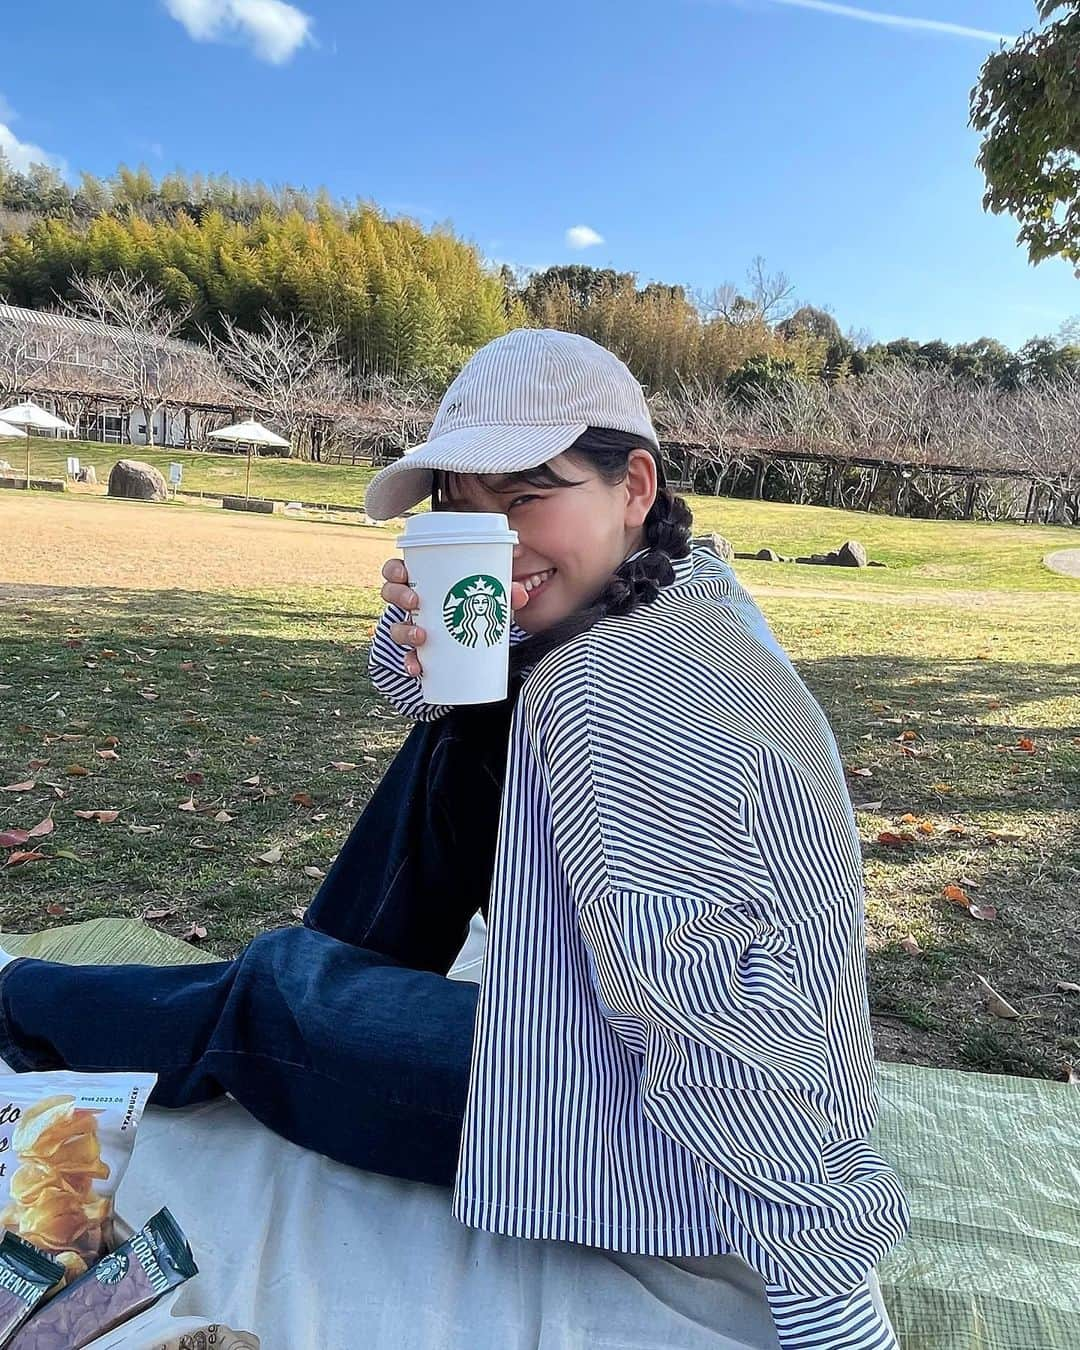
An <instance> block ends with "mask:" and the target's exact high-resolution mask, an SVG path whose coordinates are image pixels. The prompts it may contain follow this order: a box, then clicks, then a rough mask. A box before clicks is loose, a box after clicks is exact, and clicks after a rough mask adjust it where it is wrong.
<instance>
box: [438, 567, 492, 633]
mask: <svg viewBox="0 0 1080 1350" xmlns="http://www.w3.org/2000/svg"><path fill="white" fill-rule="evenodd" d="M507 612H508V605H507V602H506V588H505V587H504V586H503V584H502V582H501V581H499V579H498V578H497V577H488V576H475V577H463V578H462V580H461V581H459V582H458V583H457V585H456V586H451V588H450V589H449V591H447V593H446V599H445V600H444V601H443V621H444V623H445V624H446V630H447V632H448V633H449V634H450V636H451V637H454V638H456V639H457V640H458V642H460V643H461V645H462V646H463V647H480V646H486V647H494V646H495V644H496V643H497V642H498V641H499V639H500V638H501V637H502V635H503V629H504V627H505V625H506V616H507Z"/></svg>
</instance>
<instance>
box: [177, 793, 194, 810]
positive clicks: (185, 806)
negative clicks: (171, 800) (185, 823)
mask: <svg viewBox="0 0 1080 1350" xmlns="http://www.w3.org/2000/svg"><path fill="white" fill-rule="evenodd" d="M176 809H177V810H178V811H195V810H197V809H198V808H197V807H196V805H195V794H194V793H192V794H191V796H190V797H189V798H188V799H187V801H186V802H178V803H177V806H176Z"/></svg>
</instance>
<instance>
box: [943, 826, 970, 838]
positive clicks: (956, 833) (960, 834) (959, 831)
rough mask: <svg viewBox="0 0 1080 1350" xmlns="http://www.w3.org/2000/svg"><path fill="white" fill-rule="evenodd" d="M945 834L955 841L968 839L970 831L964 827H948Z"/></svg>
mask: <svg viewBox="0 0 1080 1350" xmlns="http://www.w3.org/2000/svg"><path fill="white" fill-rule="evenodd" d="M945 833H946V834H948V835H951V836H952V838H953V839H966V838H967V837H968V831H967V830H965V829H964V827H963V825H946V826H945Z"/></svg>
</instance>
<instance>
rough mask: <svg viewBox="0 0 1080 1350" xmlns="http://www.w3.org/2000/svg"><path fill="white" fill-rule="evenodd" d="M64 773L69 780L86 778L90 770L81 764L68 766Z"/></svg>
mask: <svg viewBox="0 0 1080 1350" xmlns="http://www.w3.org/2000/svg"><path fill="white" fill-rule="evenodd" d="M64 772H65V773H66V774H67V776H68V777H69V778H86V777H88V776H89V773H90V770H89V769H88V768H86V767H85V765H83V764H69V765H68V766H67V768H66V769H65V770H64Z"/></svg>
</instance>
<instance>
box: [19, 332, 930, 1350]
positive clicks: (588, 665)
mask: <svg viewBox="0 0 1080 1350" xmlns="http://www.w3.org/2000/svg"><path fill="white" fill-rule="evenodd" d="M429 494H430V495H431V502H432V507H433V509H436V510H439V509H454V510H499V511H505V513H506V514H507V515H508V517H509V520H510V524H511V526H512V528H513V529H515V530H516V531H517V533H518V538H519V542H518V544H517V545H516V546H515V551H514V586H513V595H512V597H511V604H512V607H513V610H514V623H513V625H512V629H511V634H510V637H511V642H512V647H511V658H512V659H511V687H510V694H509V697H508V698H507V699H506V700H505V702H503V703H498V704H492V705H478V706H474V707H461V708H456V709H451V708H445V707H441V706H435V705H430V704H426V703H424V701H423V698H422V695H421V689H420V684H419V681H418V679H417V676H418V675H419V673H420V669H421V665H420V661H421V653H422V650H423V641H424V636H425V635H424V632H423V628H422V625H420V624H417V623H415V622H412V621H411V620H412V619H413V618H414V615H413V613H412V611H414V610H415V608H416V606H417V603H418V597H417V596H416V595H415V594H414V593H413V592H412V591H411V589H410V588H409V586H408V577H407V575H406V574H405V569H404V564H403V563H401V562H400V560H391V561H390V562H388V563H387V564H386V566H385V567H384V569H383V575H384V578H385V580H386V584H385V585H384V587H383V597H384V599H385V600H386V601H387V609H386V611H385V613H384V614H383V616H382V619H381V621H380V624H379V626H378V628H377V631H376V634H375V637H374V640H373V643H372V649H371V662H370V672H371V675H372V678H373V680H374V681H375V683H376V685H377V686H378V687H379V688H380V689H381V690H382V691H383V692H384V693H385V694H386V695H387V697H388V698H389V699H390V700H391V701H392V703H393V704H394V705H395V706H396V707H397V708H398V710H399V711H400V712H401V713H403V714H404V715H406V716H408V717H410V718H412V719H414V720H415V722H416V725H415V727H414V728H413V730H412V731H411V733H410V734H409V736H408V737H407V738H406V741H405V744H404V746H403V748H402V750H401V752H400V753H399V755H398V756H397V757H396V758H395V760H394V761H393V763H392V764H391V766H390V768H389V769H388V771H387V773H386V775H385V776H384V778H383V779H382V781H381V782H380V784H379V785H378V787H377V788H376V791H375V793H374V795H373V797H372V799H371V801H370V802H369V804H368V807H367V809H366V810H365V812H364V813H363V815H362V816H361V818H360V820H359V821H358V823H357V825H356V827H355V828H354V829H353V831H352V833H351V835H350V837H349V839H348V841H347V842H346V845H345V847H344V848H343V850H342V852H341V854H340V855H339V857H338V859H337V861H336V862H335V864H334V867H333V868H332V869H331V872H330V874H329V875H328V877H327V878H326V881H325V882H324V884H323V887H322V888H321V890H320V892H319V895H318V896H317V897H316V899H315V901H314V902H313V904H312V906H311V908H310V910H309V911H308V913H307V915H306V917H305V921H304V926H303V927H300V928H290V929H282V930H278V931H275V932H271V933H266V934H263V935H261V936H260V937H258V938H257V939H256V940H255V941H254V942H252V943H251V944H250V946H249V947H248V948H247V949H246V951H245V952H244V953H243V954H242V955H241V956H239V957H237V958H236V959H235V960H234V961H230V962H223V963H220V964H215V965H211V966H197V967H176V968H165V969H162V968H153V967H131V966H128V967H67V966H62V965H57V964H52V963H47V962H39V961H29V960H15V961H11V962H10V964H8V965H7V966H6V967H5V968H4V969H3V970H2V972H0V1055H2V1056H3V1058H4V1059H5V1060H6V1061H7V1062H8V1063H9V1064H10V1065H11V1067H12V1068H14V1069H15V1070H28V1069H43V1068H61V1067H70V1068H74V1069H84V1070H86V1069H99V1070H106V1069H142V1070H153V1071H156V1072H157V1073H158V1074H159V1075H160V1077H159V1081H158V1086H157V1089H156V1092H155V1096H154V1100H155V1101H156V1102H158V1103H159V1104H162V1105H166V1106H180V1105H184V1104H187V1103H190V1102H193V1101H198V1100H202V1099H205V1098H207V1097H210V1096H212V1095H214V1094H217V1093H221V1092H223V1091H227V1092H230V1093H231V1094H232V1095H233V1096H234V1097H235V1098H236V1099H237V1100H238V1101H240V1102H241V1103H242V1104H243V1105H244V1106H246V1107H247V1108H248V1110H250V1111H251V1112H252V1113H253V1114H254V1115H255V1116H257V1117H258V1118H259V1119H260V1120H262V1121H263V1122H265V1123H266V1124H267V1125H269V1126H270V1127H271V1128H273V1129H275V1130H277V1131H278V1132H279V1133H281V1134H284V1135H286V1136H287V1137H289V1138H290V1139H293V1140H294V1141H295V1142H297V1143H300V1144H303V1145H305V1146H307V1147H310V1148H314V1149H317V1150H319V1151H320V1152H323V1153H325V1154H328V1155H329V1156H331V1157H334V1158H337V1159H340V1160H342V1161H345V1162H348V1163H351V1164H354V1165H356V1166H358V1167H363V1168H366V1169H369V1170H374V1171H379V1172H384V1173H387V1174H390V1175H394V1176H401V1177H408V1178H413V1179H416V1180H422V1181H429V1182H435V1183H438V1184H443V1185H451V1186H453V1196H452V1210H453V1213H454V1214H455V1216H456V1217H457V1218H459V1219H460V1220H461V1221H462V1222H464V1223H466V1224H469V1225H473V1226H476V1227H480V1228H484V1229H488V1230H490V1231H494V1232H499V1233H505V1234H510V1235H515V1236H520V1237H534V1238H554V1239H562V1240H568V1241H573V1242H580V1243H586V1244H590V1245H593V1246H598V1247H602V1248H606V1249H609V1250H615V1251H621V1252H637V1253H643V1254H653V1255H670V1256H680V1255H681V1256H704V1255H709V1254H718V1253H735V1254H737V1255H739V1256H740V1257H742V1258H743V1259H744V1260H745V1261H746V1262H748V1263H749V1265H750V1266H751V1267H753V1268H754V1269H755V1270H756V1271H757V1272H758V1273H759V1274H760V1276H761V1278H762V1281H763V1284H764V1291H765V1295H766V1297H767V1299H768V1302H769V1306H770V1310H771V1312H772V1315H773V1321H774V1324H775V1327H776V1332H777V1337H778V1342H779V1345H780V1346H781V1347H784V1348H785V1350H789V1348H792V1347H798V1348H799V1350H809V1348H810V1347H816V1348H818V1350H826V1348H827V1350H885V1348H886V1347H895V1346H896V1345H897V1342H896V1339H895V1336H894V1333H893V1331H892V1328H891V1327H890V1326H889V1323H888V1319H887V1317H886V1315H885V1312H884V1309H883V1307H882V1305H881V1303H880V1300H879V1299H878V1298H877V1297H876V1296H875V1295H876V1285H875V1282H874V1266H875V1265H876V1263H877V1262H878V1261H879V1260H880V1258H881V1257H882V1256H883V1255H885V1253H886V1252H888V1251H889V1250H890V1248H891V1247H892V1246H893V1245H894V1244H895V1243H896V1242H897V1240H899V1239H900V1238H901V1237H902V1236H903V1235H904V1233H905V1232H906V1231H907V1228H908V1224H909V1211H908V1205H907V1201H906V1198H905V1196H904V1193H903V1190H902V1188H901V1186H900V1183H899V1180H898V1178H897V1177H896V1174H895V1173H894V1172H893V1171H892V1169H891V1168H890V1167H889V1166H888V1165H887V1163H886V1162H885V1161H884V1160H883V1159H882V1158H881V1157H880V1156H879V1154H878V1153H877V1152H875V1150H874V1149H873V1148H872V1147H871V1146H870V1144H869V1142H868V1136H869V1133H870V1131H871V1129H872V1127H873V1125H874V1121H875V1118H876V1108H877V1098H876V1085H875V1076H874V1061H873V1046H872V1041H871V1034H870V1022H869V1010H868V1004H867V995H866V980H865V945H864V909H863V890H862V877H861V860H860V851H859V842H858V837H857V834H856V831H855V826H854V821H853V818H852V814H851V809H850V806H849V803H848V799H847V794H846V789H845V784H844V775H843V769H842V766H841V763H840V759H839V755H838V752H837V748H836V743H835V740H834V738H833V736H832V733H831V731H830V729H829V727H828V724H827V722H826V720H825V717H824V715H823V713H822V711H821V709H820V707H819V706H818V704H817V703H816V701H815V700H814V699H813V697H812V696H811V695H810V693H809V692H808V691H807V689H806V687H805V685H804V684H803V683H802V681H801V680H800V679H799V677H798V675H797V674H796V672H795V670H794V669H793V667H792V665H791V663H790V662H789V661H788V659H787V657H786V656H785V655H784V653H783V651H782V650H781V649H780V647H779V646H778V645H777V643H776V641H775V639H774V638H773V636H772V634H771V632H770V631H769V629H768V627H767V625H766V623H765V621H764V619H763V617H762V616H761V614H760V612H759V611H758V609H757V608H756V606H755V605H754V603H753V601H752V600H751V599H750V597H749V595H748V594H747V593H746V591H745V590H743V588H742V587H741V586H740V585H739V584H738V582H737V581H736V579H735V577H734V575H733V573H732V572H731V570H730V569H729V568H728V567H727V566H726V565H725V564H724V563H723V562H721V561H720V559H719V558H718V557H717V556H716V555H715V553H713V552H712V551H711V550H710V549H707V548H703V547H695V546H693V545H692V541H691V537H690V527H691V516H690V512H689V510H688V509H687V507H686V504H685V503H684V502H683V501H681V500H680V499H679V498H677V497H674V496H673V495H672V494H671V492H670V491H669V490H668V489H667V487H666V485H665V483H664V477H663V470H662V467H661V462H660V453H659V446H658V442H657V438H656V433H655V431H654V429H653V427H652V423H651V421H650V418H649V414H648V409H647V406H646V404H645V401H644V399H643V397H642V394H641V389H640V387H639V386H638V384H637V383H636V381H635V380H634V379H633V377H632V375H631V373H630V372H629V370H628V369H627V368H626V366H624V365H623V364H622V362H620V361H618V360H617V359H616V358H615V357H614V356H612V355H611V354H610V353H609V352H607V351H605V350H604V349H603V348H601V347H598V346H596V344H594V343H592V342H589V341H588V340H587V339H585V338H581V337H577V336H575V335H571V334H565V333H557V332H553V331H548V330H527V329H521V330H516V331H514V332H512V333H509V334H508V335H506V336H505V337H503V338H499V339H497V340H496V341H495V342H492V343H490V344H489V345H488V346H487V347H485V348H483V349H482V350H481V351H480V352H478V353H477V354H476V355H475V356H474V357H473V358H472V360H471V361H469V362H468V364H467V365H466V366H465V367H464V369H463V370H462V372H461V374H460V375H459V376H458V378H457V379H456V380H455V381H454V383H453V384H452V385H451V387H450V389H449V390H448V391H447V394H446V396H445V398H444V399H443V402H442V404H441V406H440V409H439V412H438V415H437V417H436V420H435V423H434V425H433V427H432V432H431V436H430V438H429V440H428V442H427V444H426V445H425V446H423V447H421V448H419V449H418V450H414V451H411V452H410V453H409V454H407V455H406V456H404V457H403V458H402V459H401V460H399V461H397V462H395V463H394V464H392V465H390V466H388V467H387V468H385V469H383V470H382V471H381V472H380V473H379V474H377V475H376V477H375V478H374V479H373V480H372V483H371V484H370V486H369V490H368V494H367V503H366V506H367V510H368V513H369V514H370V515H371V516H373V517H374V518H375V519H389V518H391V517H394V516H398V515H400V514H402V513H403V512H404V511H406V510H408V509H409V508H410V507H413V506H416V505H417V504H418V503H420V502H422V501H423V500H424V499H425V498H426V497H428V495H429ZM421 599H422V597H421ZM421 613H422V611H421ZM478 908H479V909H481V910H482V911H483V912H484V914H485V917H486V919H487V922H488V937H487V949H486V954H485V959H484V967H483V974H482V979H481V983H480V985H479V987H477V986H476V985H473V984H470V983H467V982H464V981H461V980H455V979H447V978H445V977H446V973H447V971H448V970H449V969H450V967H451V965H452V963H453V961H454V959H455V957H456V955H457V954H458V952H459V950H460V948H461V946H462V943H463V941H464V939H465V936H466V933H467V930H468V926H469V922H470V919H471V917H472V916H473V914H475V913H476V911H477V909H478ZM73 1010H77V1015H76V1014H75V1013H74V1012H73Z"/></svg>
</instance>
